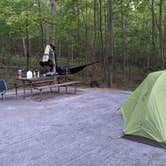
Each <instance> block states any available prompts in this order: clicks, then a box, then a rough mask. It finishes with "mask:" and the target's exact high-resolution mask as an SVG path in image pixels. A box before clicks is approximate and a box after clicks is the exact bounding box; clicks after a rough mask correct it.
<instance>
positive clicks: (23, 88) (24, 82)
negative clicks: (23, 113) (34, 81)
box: [23, 81, 25, 99]
mask: <svg viewBox="0 0 166 166" xmlns="http://www.w3.org/2000/svg"><path fill="white" fill-rule="evenodd" d="M23 91H24V96H23V98H24V99H25V82H24V81H23Z"/></svg>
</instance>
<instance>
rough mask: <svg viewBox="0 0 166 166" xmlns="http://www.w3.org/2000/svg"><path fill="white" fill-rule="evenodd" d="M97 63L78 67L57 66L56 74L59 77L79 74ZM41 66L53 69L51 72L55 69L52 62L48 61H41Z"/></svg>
mask: <svg viewBox="0 0 166 166" xmlns="http://www.w3.org/2000/svg"><path fill="white" fill-rule="evenodd" d="M95 63H97V62H94V63H89V64H85V65H78V66H56V72H57V73H58V74H59V75H66V74H75V73H78V72H80V71H81V70H83V69H84V68H85V67H87V66H90V65H93V64H95ZM40 65H41V66H42V67H45V66H46V67H47V66H49V67H50V68H51V70H52V69H53V63H52V62H51V61H47V62H42V61H41V62H40Z"/></svg>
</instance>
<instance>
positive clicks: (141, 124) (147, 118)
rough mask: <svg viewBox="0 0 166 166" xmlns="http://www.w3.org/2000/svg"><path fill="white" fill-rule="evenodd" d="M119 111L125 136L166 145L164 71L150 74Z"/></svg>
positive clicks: (165, 83) (165, 84) (165, 72)
mask: <svg viewBox="0 0 166 166" xmlns="http://www.w3.org/2000/svg"><path fill="white" fill-rule="evenodd" d="M120 111H121V113H122V115H123V119H124V129H123V131H124V134H125V135H135V136H141V137H145V138H148V139H151V140H154V141H157V142H159V143H162V144H163V143H164V144H166V70H164V71H158V72H153V73H150V74H149V75H148V76H147V77H146V78H145V80H144V81H143V82H142V83H141V84H140V85H139V86H138V88H137V89H136V90H135V91H134V92H133V93H132V94H131V96H129V98H128V99H127V101H126V102H124V103H123V104H122V106H121V107H120Z"/></svg>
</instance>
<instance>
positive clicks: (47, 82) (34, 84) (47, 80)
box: [15, 75, 81, 100]
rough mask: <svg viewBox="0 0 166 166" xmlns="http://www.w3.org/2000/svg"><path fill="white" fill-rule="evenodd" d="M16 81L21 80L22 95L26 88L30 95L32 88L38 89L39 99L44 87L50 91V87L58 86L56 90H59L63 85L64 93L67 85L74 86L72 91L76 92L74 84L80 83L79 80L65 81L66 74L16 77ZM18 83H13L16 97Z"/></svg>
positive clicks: (24, 94) (24, 93) (24, 95)
mask: <svg viewBox="0 0 166 166" xmlns="http://www.w3.org/2000/svg"><path fill="white" fill-rule="evenodd" d="M17 80H18V82H21V86H22V88H23V97H24V98H25V97H26V89H29V88H30V91H31V95H33V89H36V90H39V91H40V100H42V91H43V90H44V89H50V91H51V92H52V88H56V87H58V92H60V87H65V89H66V93H67V92H68V86H74V93H76V85H77V84H79V83H81V82H80V81H65V80H66V76H62V75H56V76H43V77H35V78H31V79H28V78H25V77H23V78H21V79H17ZM18 87H19V85H18V84H16V85H15V91H16V97H17V94H18V92H17V88H18Z"/></svg>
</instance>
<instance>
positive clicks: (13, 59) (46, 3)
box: [0, 0, 166, 88]
mask: <svg viewBox="0 0 166 166" xmlns="http://www.w3.org/2000/svg"><path fill="white" fill-rule="evenodd" d="M0 11H1V12H0V68H1V69H0V78H1V79H4V78H6V79H7V80H8V82H9V83H10V82H12V80H13V79H14V78H15V77H16V74H17V69H18V68H22V69H25V70H26V68H28V67H30V68H32V69H37V68H38V63H39V61H40V60H41V58H42V56H43V51H44V47H45V45H46V44H48V43H53V44H55V46H56V54H57V62H58V64H71V65H72V64H85V63H89V62H95V61H100V63H98V64H96V65H93V66H91V67H89V68H87V69H86V70H84V71H83V72H81V73H80V74H79V77H81V78H82V79H83V80H85V81H90V82H93V81H95V82H96V85H100V86H108V87H111V86H112V87H122V88H132V87H133V85H134V86H135V85H136V84H138V83H139V82H140V81H141V80H142V79H143V78H144V77H145V76H146V75H147V74H148V73H149V72H151V71H156V70H161V69H165V66H166V1H163V0H1V1H0Z"/></svg>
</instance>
